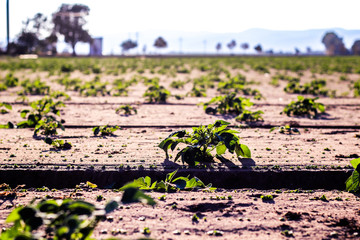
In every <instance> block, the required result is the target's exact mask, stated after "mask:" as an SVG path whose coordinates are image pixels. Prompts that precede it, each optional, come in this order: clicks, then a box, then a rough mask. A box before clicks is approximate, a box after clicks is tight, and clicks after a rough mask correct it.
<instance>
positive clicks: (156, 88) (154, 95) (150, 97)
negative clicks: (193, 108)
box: [143, 84, 170, 103]
mask: <svg viewBox="0 0 360 240" xmlns="http://www.w3.org/2000/svg"><path fill="white" fill-rule="evenodd" d="M169 96H170V92H169V91H168V90H166V89H165V88H164V87H163V86H160V85H159V84H152V85H151V86H149V88H148V89H147V90H146V91H145V93H144V95H143V97H145V99H146V101H147V102H148V103H166V100H167V98H168V97H169Z"/></svg>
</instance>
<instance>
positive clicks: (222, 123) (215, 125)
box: [214, 120, 230, 128]
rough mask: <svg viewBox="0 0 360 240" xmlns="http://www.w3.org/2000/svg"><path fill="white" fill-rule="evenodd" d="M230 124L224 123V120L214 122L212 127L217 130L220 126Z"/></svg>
mask: <svg viewBox="0 0 360 240" xmlns="http://www.w3.org/2000/svg"><path fill="white" fill-rule="evenodd" d="M229 124H230V123H229V122H226V121H224V120H216V122H215V124H214V127H216V128H218V127H220V126H222V125H226V126H227V125H229Z"/></svg>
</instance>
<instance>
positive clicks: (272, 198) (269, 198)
mask: <svg viewBox="0 0 360 240" xmlns="http://www.w3.org/2000/svg"><path fill="white" fill-rule="evenodd" d="M260 198H261V200H263V201H264V202H266V201H273V200H274V196H273V195H261V196H260Z"/></svg>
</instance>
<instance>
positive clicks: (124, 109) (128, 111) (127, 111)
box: [115, 104, 137, 115]
mask: <svg viewBox="0 0 360 240" xmlns="http://www.w3.org/2000/svg"><path fill="white" fill-rule="evenodd" d="M115 112H116V113H117V114H119V113H123V114H124V115H132V114H137V110H136V108H135V107H132V106H130V105H129V104H127V105H122V106H120V107H118V108H117V109H116V110H115Z"/></svg>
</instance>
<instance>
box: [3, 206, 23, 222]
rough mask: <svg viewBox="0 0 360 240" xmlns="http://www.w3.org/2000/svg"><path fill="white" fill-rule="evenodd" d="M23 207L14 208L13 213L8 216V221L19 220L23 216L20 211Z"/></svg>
mask: <svg viewBox="0 0 360 240" xmlns="http://www.w3.org/2000/svg"><path fill="white" fill-rule="evenodd" d="M22 208H23V207H18V208H15V209H14V210H12V211H11V213H10V214H9V216H8V217H7V218H6V222H7V223H10V222H15V221H17V220H19V219H20V218H21V217H20V214H19V211H20V210H21V209H22Z"/></svg>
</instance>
